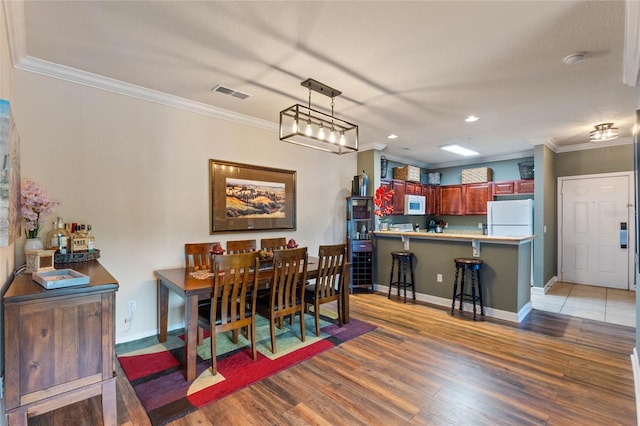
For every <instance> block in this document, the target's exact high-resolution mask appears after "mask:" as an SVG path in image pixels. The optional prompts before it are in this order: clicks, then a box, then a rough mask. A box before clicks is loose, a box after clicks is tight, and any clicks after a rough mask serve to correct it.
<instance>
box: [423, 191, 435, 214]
mask: <svg viewBox="0 0 640 426" xmlns="http://www.w3.org/2000/svg"><path fill="white" fill-rule="evenodd" d="M422 195H423V196H424V198H425V199H426V207H425V211H424V213H425V214H426V215H434V214H437V213H438V187H436V186H427V185H423V186H422Z"/></svg>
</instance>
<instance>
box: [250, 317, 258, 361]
mask: <svg viewBox="0 0 640 426" xmlns="http://www.w3.org/2000/svg"><path fill="white" fill-rule="evenodd" d="M249 333H250V334H251V356H252V358H253V360H254V361H255V360H256V359H258V355H257V353H256V346H257V343H256V317H255V316H254V317H253V319H252V321H251V328H250V332H249Z"/></svg>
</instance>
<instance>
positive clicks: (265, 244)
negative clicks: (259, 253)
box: [260, 237, 287, 251]
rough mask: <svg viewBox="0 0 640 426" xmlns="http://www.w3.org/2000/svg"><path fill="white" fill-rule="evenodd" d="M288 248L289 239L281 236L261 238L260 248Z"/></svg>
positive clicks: (273, 249)
mask: <svg viewBox="0 0 640 426" xmlns="http://www.w3.org/2000/svg"><path fill="white" fill-rule="evenodd" d="M286 248H287V239H286V238H285V237H279V238H263V239H261V240H260V249H262V250H266V251H276V250H284V249H286Z"/></svg>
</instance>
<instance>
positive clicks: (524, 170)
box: [518, 160, 535, 179]
mask: <svg viewBox="0 0 640 426" xmlns="http://www.w3.org/2000/svg"><path fill="white" fill-rule="evenodd" d="M518 169H520V179H533V175H534V172H535V169H534V168H533V160H529V161H523V162H521V163H518Z"/></svg>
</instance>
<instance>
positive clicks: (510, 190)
mask: <svg viewBox="0 0 640 426" xmlns="http://www.w3.org/2000/svg"><path fill="white" fill-rule="evenodd" d="M534 189H535V186H534V181H533V180H532V179H520V180H507V181H503V182H494V183H493V195H496V196H499V195H519V194H533V191H534Z"/></svg>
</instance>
